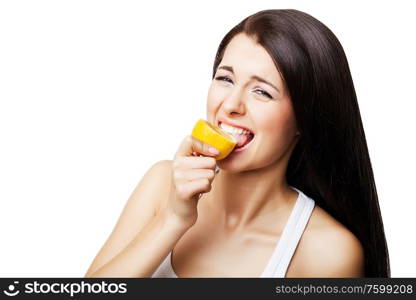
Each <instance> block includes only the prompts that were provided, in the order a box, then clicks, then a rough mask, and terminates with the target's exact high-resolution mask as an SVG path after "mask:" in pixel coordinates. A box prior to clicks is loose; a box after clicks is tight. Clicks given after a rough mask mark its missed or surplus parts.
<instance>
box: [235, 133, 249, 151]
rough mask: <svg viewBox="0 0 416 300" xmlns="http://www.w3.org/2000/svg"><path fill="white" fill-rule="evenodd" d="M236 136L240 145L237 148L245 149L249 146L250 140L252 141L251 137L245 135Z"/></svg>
mask: <svg viewBox="0 0 416 300" xmlns="http://www.w3.org/2000/svg"><path fill="white" fill-rule="evenodd" d="M234 136H235V138H236V139H237V141H238V143H237V146H236V147H237V148H241V147H243V146H244V145H245V144H247V143H248V142H249V141H250V139H251V137H249V136H248V135H245V134H236V135H234Z"/></svg>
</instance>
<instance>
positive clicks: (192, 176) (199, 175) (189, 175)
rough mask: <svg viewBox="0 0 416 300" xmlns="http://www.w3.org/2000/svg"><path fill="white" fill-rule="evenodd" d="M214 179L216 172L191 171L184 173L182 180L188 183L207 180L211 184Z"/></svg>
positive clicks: (208, 170)
mask: <svg viewBox="0 0 416 300" xmlns="http://www.w3.org/2000/svg"><path fill="white" fill-rule="evenodd" d="M214 177H215V172H214V170H211V169H189V170H188V171H186V172H183V178H182V179H183V180H186V181H193V180H198V179H204V178H206V179H208V180H209V182H212V180H213V179H214Z"/></svg>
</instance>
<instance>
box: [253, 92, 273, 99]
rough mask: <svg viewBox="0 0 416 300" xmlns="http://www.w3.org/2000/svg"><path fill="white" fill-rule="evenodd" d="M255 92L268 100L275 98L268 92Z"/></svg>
mask: <svg viewBox="0 0 416 300" xmlns="http://www.w3.org/2000/svg"><path fill="white" fill-rule="evenodd" d="M255 92H260V95H262V96H265V97H267V98H270V99H273V97H272V96H271V95H270V94H269V93H268V92H266V91H263V90H255Z"/></svg>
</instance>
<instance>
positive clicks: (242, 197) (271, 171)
mask: <svg viewBox="0 0 416 300" xmlns="http://www.w3.org/2000/svg"><path fill="white" fill-rule="evenodd" d="M286 167H287V162H286V163H282V161H279V162H276V163H275V164H272V165H269V166H267V167H264V168H260V169H256V170H250V171H245V172H239V173H230V172H227V171H226V170H221V171H220V172H219V173H218V174H217V175H216V177H215V179H214V182H213V185H212V190H211V193H210V194H211V197H210V202H211V203H210V206H211V210H212V211H214V212H215V214H216V216H217V218H216V219H217V220H219V222H222V224H221V225H222V226H224V227H225V229H226V230H231V231H236V230H237V229H241V228H246V227H248V226H249V225H250V224H253V223H254V221H255V220H257V218H258V217H259V216H266V215H268V214H271V213H272V214H273V216H278V215H279V212H282V213H283V212H284V211H286V210H287V208H288V207H289V206H290V205H291V204H292V203H293V201H294V200H295V199H296V198H297V192H296V191H294V190H293V189H291V188H290V186H289V185H288V184H287V182H286V176H285V173H286Z"/></svg>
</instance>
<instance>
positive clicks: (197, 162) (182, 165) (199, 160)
mask: <svg viewBox="0 0 416 300" xmlns="http://www.w3.org/2000/svg"><path fill="white" fill-rule="evenodd" d="M216 165H217V161H216V160H215V158H213V157H204V156H202V157H193V156H179V157H177V158H176V159H175V160H174V168H177V169H212V170H215V167H216Z"/></svg>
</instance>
